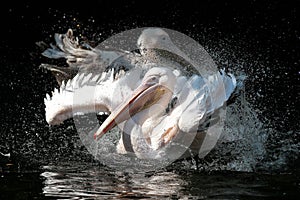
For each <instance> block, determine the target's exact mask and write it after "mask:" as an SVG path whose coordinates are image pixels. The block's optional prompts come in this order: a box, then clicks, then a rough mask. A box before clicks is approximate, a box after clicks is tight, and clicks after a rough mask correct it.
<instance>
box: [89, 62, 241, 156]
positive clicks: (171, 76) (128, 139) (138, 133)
mask: <svg viewBox="0 0 300 200" xmlns="http://www.w3.org/2000/svg"><path fill="white" fill-rule="evenodd" d="M235 87H236V80H235V77H234V76H233V75H232V74H229V75H227V74H225V72H224V71H221V72H220V73H217V74H215V75H212V76H211V77H209V79H208V80H204V78H202V77H201V76H198V75H194V76H192V77H190V78H189V79H188V78H187V77H185V76H181V75H179V74H178V71H177V70H175V71H174V70H172V69H170V68H167V67H154V68H151V69H150V70H149V71H148V72H147V73H146V74H145V76H144V78H143V80H142V81H141V84H140V85H139V86H138V87H137V88H136V89H135V90H134V91H133V93H132V95H130V97H128V98H127V99H126V100H125V101H124V102H122V103H121V104H120V105H119V106H118V107H117V108H116V109H114V110H112V111H111V114H110V115H109V117H108V118H107V119H106V120H105V121H104V122H103V124H102V125H101V126H100V128H99V129H98V130H97V132H96V133H95V135H94V137H95V139H99V138H101V137H102V136H103V135H104V134H105V133H106V132H108V131H109V130H110V129H112V128H113V127H115V126H116V125H120V128H122V137H121V140H120V142H119V144H118V147H117V148H118V152H119V153H127V152H131V153H132V152H133V153H135V155H137V156H138V157H140V158H158V159H159V158H161V156H166V153H165V152H163V151H166V150H167V149H165V148H164V147H166V146H167V144H170V143H171V141H172V140H173V139H175V141H176V143H177V144H179V145H180V146H182V145H184V146H186V147H190V148H191V150H192V151H193V153H195V154H197V151H199V148H200V146H201V143H202V139H203V138H204V136H205V135H204V134H205V132H203V129H204V126H205V125H206V124H207V120H209V116H211V115H212V114H213V113H214V112H215V111H217V110H218V109H219V108H221V107H222V106H223V105H224V104H225V103H226V101H227V100H228V99H229V97H230V95H231V93H232V92H233V91H234V89H235ZM174 99H176V102H174ZM170 103H172V104H173V105H172V108H168V106H169V105H170ZM124 121H125V123H124V124H122V122H124ZM204 122H206V123H204ZM204 124H205V125H204ZM195 145H196V146H195ZM173 146H174V145H173ZM172 149H174V148H172ZM161 150H163V151H161ZM168 152H169V153H173V154H174V155H167V156H169V157H170V156H171V157H170V158H172V157H177V158H179V157H182V155H178V153H180V154H184V153H185V152H174V151H168ZM184 156H186V155H184Z"/></svg>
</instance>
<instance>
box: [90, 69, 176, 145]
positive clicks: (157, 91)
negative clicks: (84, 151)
mask: <svg viewBox="0 0 300 200" xmlns="http://www.w3.org/2000/svg"><path fill="white" fill-rule="evenodd" d="M175 82H176V77H175V75H174V73H173V71H172V70H171V69H169V68H166V67H163V68H159V67H153V68H151V69H150V70H149V71H148V72H147V73H146V74H145V76H144V78H143V79H142V81H141V84H140V85H139V86H138V87H137V88H136V89H135V90H134V91H133V93H132V95H131V96H130V97H129V98H128V99H126V100H125V101H124V102H123V103H121V104H120V105H119V106H118V107H117V108H116V109H115V110H113V111H112V112H111V114H110V115H109V117H108V118H107V119H106V120H105V121H104V122H103V124H102V125H101V127H100V128H99V129H98V130H97V132H96V133H95V134H94V138H95V139H99V138H101V137H102V136H103V135H104V134H105V133H106V132H108V131H109V130H110V129H112V128H113V127H115V126H116V125H117V124H119V123H122V122H123V121H125V120H128V119H129V118H130V117H133V116H134V115H136V114H137V113H141V112H146V113H145V114H143V119H141V120H142V121H144V120H146V119H147V118H148V117H149V116H152V117H153V116H156V115H159V114H161V113H162V112H164V111H165V108H166V107H167V106H168V104H169V101H170V99H171V97H172V95H173V90H174V85H175ZM154 105H158V106H154Z"/></svg>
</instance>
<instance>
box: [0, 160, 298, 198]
mask: <svg viewBox="0 0 300 200" xmlns="http://www.w3.org/2000/svg"><path fill="white" fill-rule="evenodd" d="M299 175H300V173H299V171H298V172H295V173H294V174H292V173H288V174H276V175H271V174H259V173H245V172H240V173H239V172H229V171H220V172H211V173H200V172H197V171H194V170H189V171H184V170H182V169H176V168H175V169H174V168H173V169H171V170H162V171H157V172H149V173H134V174H128V173H123V172H118V171H114V170H110V169H108V168H106V167H103V166H101V165H98V164H96V163H89V162H67V163H59V164H50V163H49V165H45V166H42V167H41V168H40V169H39V170H36V171H24V172H8V171H6V172H4V173H2V174H1V178H0V182H1V185H0V190H1V194H0V198H1V199H296V198H297V196H298V193H299V187H300V185H299V184H300V183H299Z"/></svg>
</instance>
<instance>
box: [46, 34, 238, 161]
mask: <svg viewBox="0 0 300 200" xmlns="http://www.w3.org/2000/svg"><path fill="white" fill-rule="evenodd" d="M55 38H56V42H57V46H53V45H52V46H51V47H52V48H50V49H47V50H46V51H45V52H44V53H43V55H45V56H46V57H49V58H66V59H67V63H68V65H69V67H66V68H63V67H58V66H53V65H47V64H45V65H43V67H46V68H47V69H49V70H50V71H52V72H54V74H55V76H56V79H57V81H58V83H59V85H60V88H59V89H55V90H54V91H53V92H52V95H51V96H50V95H48V94H47V95H46V98H45V101H44V102H45V106H46V108H45V111H46V121H47V122H48V124H50V125H57V124H61V123H62V122H63V121H64V120H66V119H68V118H71V117H73V116H74V115H81V114H86V113H93V112H94V113H99V112H100V113H106V114H108V115H109V116H108V118H107V119H106V120H105V121H104V122H103V123H102V125H101V126H100V127H99V129H98V130H97V131H96V132H95V134H94V139H95V140H99V139H100V138H101V137H102V136H103V135H105V134H106V133H107V132H108V131H110V130H111V129H113V128H115V127H117V128H119V129H120V130H121V138H120V141H119V143H118V145H117V152H118V153H121V154H134V155H136V156H137V157H139V158H144V159H145V158H146V159H153V158H155V159H162V158H164V157H165V156H168V157H169V158H170V159H173V158H174V159H176V158H179V157H189V156H192V154H197V153H199V149H200V148H201V145H202V142H203V139H204V138H205V137H206V129H207V127H208V126H209V125H210V124H213V123H215V120H216V118H215V117H213V116H214V114H216V113H218V110H219V109H220V108H222V107H223V106H224V105H225V104H226V102H227V101H228V100H229V98H230V97H231V96H232V93H233V92H234V90H235V89H236V78H235V76H234V75H233V74H230V73H226V72H225V71H224V70H220V71H216V72H214V73H212V74H209V75H208V76H205V77H203V76H201V75H199V74H196V73H193V72H192V73H188V74H187V73H186V71H188V69H189V68H190V67H193V66H195V65H197V64H196V63H194V62H193V61H191V60H190V59H189V58H188V56H187V55H186V54H184V53H183V52H182V51H181V50H180V49H179V48H178V47H176V45H175V44H174V43H172V41H171V39H170V38H169V36H168V34H167V33H166V32H164V31H163V30H162V29H152V28H150V29H146V30H145V31H143V32H142V34H141V35H140V37H139V39H138V42H137V44H138V46H139V48H140V50H141V54H135V53H133V52H126V51H121V50H114V49H112V50H111V49H109V50H108V49H105V50H103V49H100V48H97V47H96V48H92V47H90V46H87V47H83V46H80V45H79V43H78V41H77V40H76V39H74V38H73V35H72V31H70V30H69V31H68V32H67V34H65V35H56V37H55ZM157 49H162V50H164V51H166V52H169V53H170V52H171V55H170V54H167V55H168V57H171V58H172V59H171V60H172V62H168V59H165V60H164V61H163V62H157V60H156V58H157V55H158V54H159V53H160V51H157ZM166 52H164V53H163V54H160V55H159V56H160V57H163V56H164V55H166V54H165V53H166ZM172 52H173V54H174V55H173V54H172ZM176 55H177V56H176ZM159 60H160V61H161V59H159ZM178 64H179V66H181V65H184V66H183V67H184V68H178ZM120 66H121V67H120ZM189 66H190V67H189ZM185 67H186V68H185ZM182 69H183V71H182ZM57 73H58V74H59V75H60V76H58V74H57ZM74 99H75V100H74ZM177 147H178V148H179V147H184V148H186V149H189V153H186V152H185V151H176V148H177ZM190 150H191V151H190ZM191 152H192V153H191Z"/></svg>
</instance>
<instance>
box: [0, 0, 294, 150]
mask: <svg viewBox="0 0 300 200" xmlns="http://www.w3.org/2000/svg"><path fill="white" fill-rule="evenodd" d="M6 3H7V5H5V6H4V5H3V4H2V5H1V17H0V20H1V21H0V22H1V23H0V26H1V31H0V32H1V40H0V92H1V96H0V103H1V112H0V122H1V124H0V127H1V134H2V135H1V140H2V144H1V143H0V144H1V146H2V147H3V149H4V147H6V146H10V148H13V147H12V145H11V144H12V143H16V140H20V138H23V140H22V139H21V141H25V140H26V138H28V137H29V135H37V136H36V137H37V138H39V139H37V140H34V142H39V140H40V139H41V140H42V139H45V138H46V139H49V138H47V136H45V135H43V134H45V132H46V133H48V129H47V124H46V122H45V120H44V105H43V98H44V96H45V94H46V93H47V92H50V91H51V90H52V89H53V87H54V86H55V85H56V83H55V81H54V79H53V77H52V75H51V74H50V73H47V72H44V71H42V70H40V69H38V66H39V65H40V64H41V63H42V62H49V61H48V60H46V59H45V58H43V57H42V56H41V55H40V53H41V49H39V48H38V47H37V45H36V42H38V41H44V42H46V43H47V44H49V43H52V42H53V35H54V33H65V32H66V30H67V29H68V28H72V29H73V30H74V31H75V34H76V35H80V34H81V35H82V36H83V39H84V37H86V38H88V39H89V40H93V41H95V42H97V41H101V40H104V39H106V38H107V37H109V36H111V35H112V34H114V33H118V32H121V31H124V30H128V29H131V28H137V27H148V26H157V27H163V28H169V29H174V30H177V31H179V32H182V33H184V34H186V35H189V36H191V37H192V38H194V39H195V40H196V41H199V43H200V44H202V45H203V46H204V47H205V48H207V50H208V52H209V53H214V49H216V50H217V52H219V53H220V52H222V53H223V55H221V56H223V59H222V60H224V59H225V60H226V55H227V54H228V60H230V61H229V62H231V63H234V62H240V61H239V59H240V57H241V58H242V60H243V61H245V62H244V63H242V64H243V66H244V69H243V70H244V71H246V73H247V74H248V75H250V76H251V78H250V79H249V80H248V82H247V85H246V90H247V91H249V93H247V99H248V100H249V101H250V102H251V103H252V104H253V105H254V107H255V108H256V109H257V110H258V113H259V114H260V116H261V117H262V118H264V119H265V118H266V119H267V120H268V121H271V124H272V126H274V127H275V128H276V129H279V130H281V131H289V130H292V131H298V130H299V125H298V123H299V109H297V108H296V105H297V104H298V105H299V102H298V97H299V64H300V61H299V58H300V56H299V45H300V33H299V20H300V19H299V17H298V15H299V7H298V6H297V4H296V2H288V1H254V0H253V1H238V2H234V1H230V2H229V1H214V0H211V1H208V0H206V1H181V3H177V2H175V1H163V0H161V1H156V0H155V1H145V2H144V1H120V2H117V1H112V0H99V1H95V0H93V1H86V2H84V1H81V2H79V3H75V2H68V3H67V4H66V5H64V4H62V1H61V2H55V1H39V3H33V2H18V3H17V2H15V1H11V2H6ZM227 47H230V48H227ZM227 51H228V52H229V53H226V52H227ZM224 57H225V58H224ZM218 64H219V65H223V64H224V63H223V62H221V61H220V62H218ZM262 67H263V68H262ZM257 92H259V93H260V94H261V95H260V96H257V95H256V94H257ZM25 136H26V137H25ZM32 145H35V146H36V144H32ZM26 148H28V149H29V148H30V145H29V146H28V147H26Z"/></svg>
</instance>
